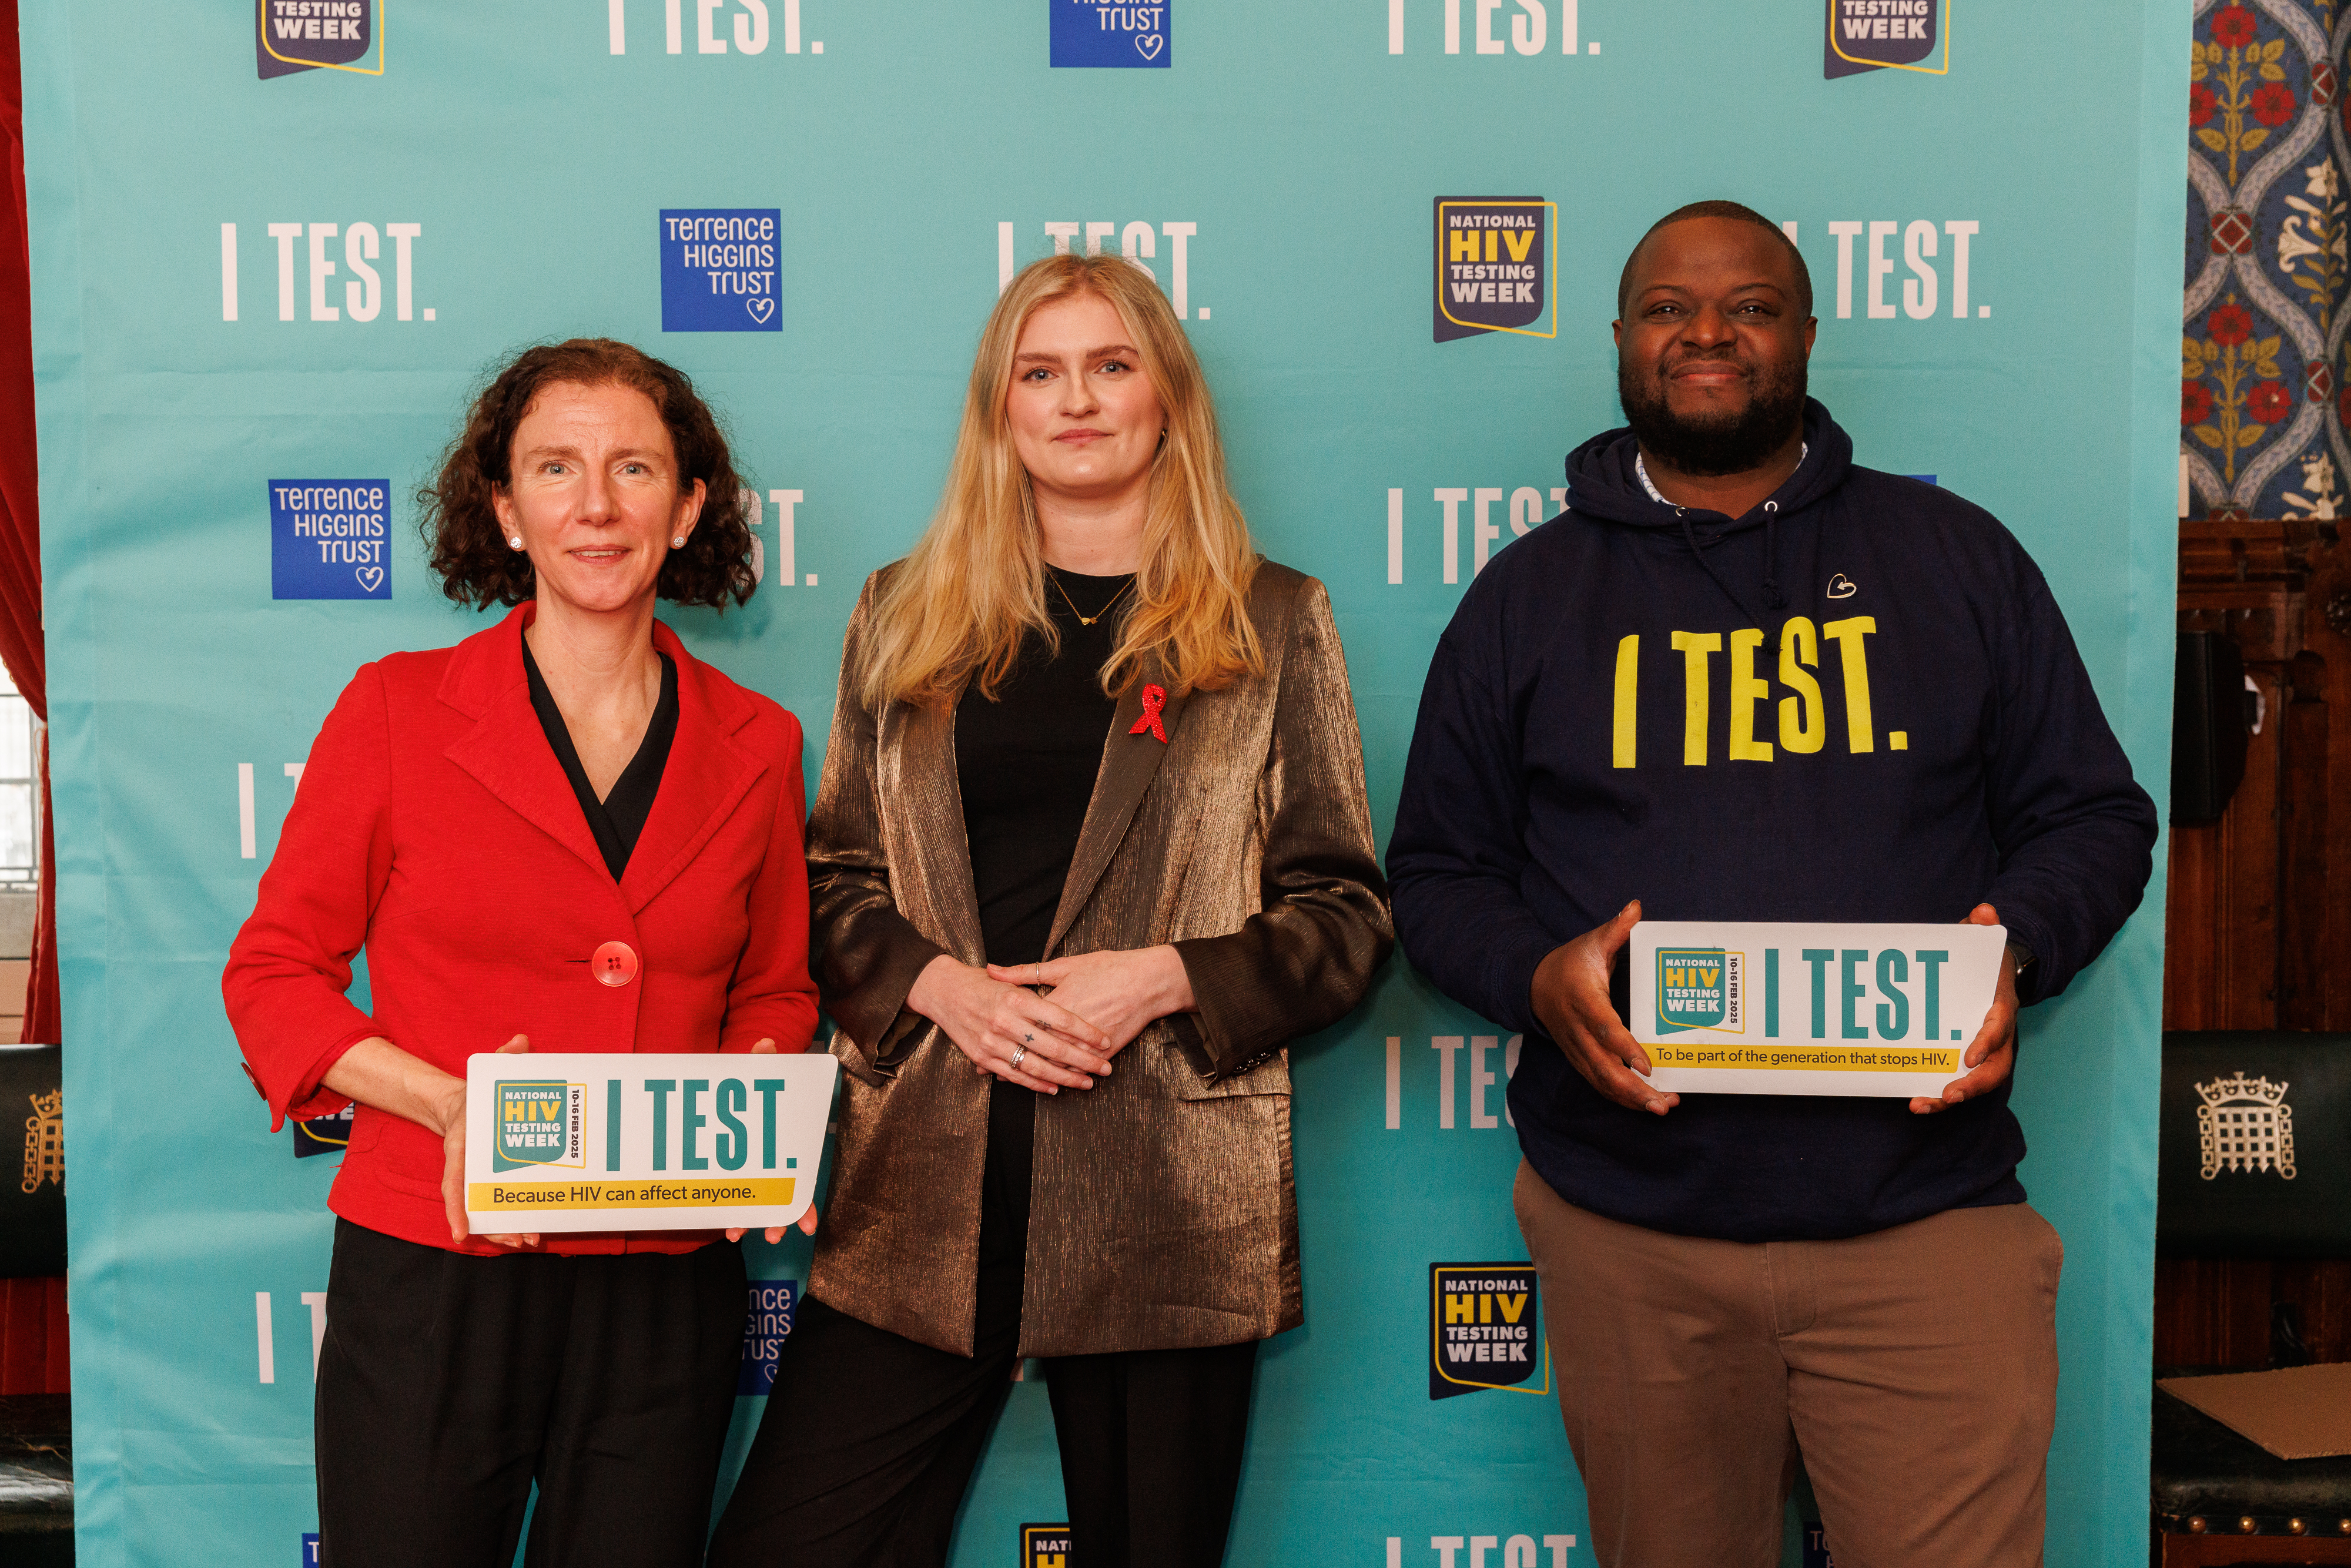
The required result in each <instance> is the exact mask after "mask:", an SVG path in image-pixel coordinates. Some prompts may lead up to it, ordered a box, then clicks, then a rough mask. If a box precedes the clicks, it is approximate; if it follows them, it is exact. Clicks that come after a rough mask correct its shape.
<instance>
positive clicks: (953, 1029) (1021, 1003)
mask: <svg viewBox="0 0 2351 1568" xmlns="http://www.w3.org/2000/svg"><path fill="white" fill-rule="evenodd" d="M1033 987H1045V988H1050V990H1051V991H1052V995H1051V996H1050V997H1046V996H1041V995H1040V994H1039V993H1038V992H1037V991H1036V990H1035V989H1032V988H1033ZM906 1005H907V1006H908V1007H909V1008H911V1009H914V1011H915V1012H918V1013H920V1014H921V1015H922V1016H923V1017H925V1018H926V1019H930V1020H931V1021H932V1022H933V1023H935V1024H937V1025H938V1026H939V1027H940V1028H941V1029H943V1030H946V1035H947V1038H948V1039H949V1040H953V1041H955V1043H956V1049H957V1050H959V1051H962V1052H963V1053H964V1055H965V1056H967V1057H968V1058H969V1059H970V1061H971V1065H972V1070H973V1071H975V1072H977V1073H979V1074H980V1075H981V1076H982V1077H988V1076H993V1077H997V1078H1001V1079H1003V1080H1004V1081H1005V1082H1008V1083H1018V1084H1019V1085H1020V1086H1021V1087H1022V1088H1024V1089H1033V1090H1035V1091H1037V1092H1039V1093H1040V1094H1058V1093H1060V1092H1061V1091H1062V1090H1064V1089H1091V1088H1092V1087H1093V1086H1094V1080H1095V1079H1096V1078H1101V1077H1105V1076H1107V1075H1108V1074H1109V1072H1110V1071H1111V1059H1112V1058H1113V1057H1115V1056H1116V1055H1117V1054H1118V1053H1119V1052H1120V1051H1123V1050H1125V1049H1126V1047H1127V1046H1128V1045H1129V1044H1131V1043H1133V1041H1134V1037H1135V1036H1136V1035H1139V1034H1141V1033H1142V1032H1143V1030H1144V1027H1145V1026H1146V1025H1148V1024H1149V1023H1150V1022H1151V1021H1152V1020H1153V1019H1162V1018H1165V1017H1166V1016H1167V1015H1168V1014H1170V1013H1181V1012H1190V1011H1191V1010H1192V1009H1193V1006H1194V1003H1193V998H1192V981H1191V977H1189V976H1188V975H1187V974H1186V973H1185V969H1184V960H1183V957H1182V956H1181V955H1179V954H1178V953H1177V952H1176V951H1175V948H1173V947H1171V946H1164V945H1163V946H1157V947H1138V948H1132V949H1128V950H1124V951H1121V952H1110V953H1081V954H1080V955H1078V956H1075V957H1070V958H1054V959H1051V960H1050V961H1049V962H1046V963H1042V964H1013V965H1009V966H1007V965H1001V964H990V965H989V966H987V967H986V968H985V969H981V968H976V967H973V966H971V965H969V964H964V963H959V962H957V961H956V959H955V958H953V957H950V956H947V955H946V954H945V953H942V954H940V955H939V956H937V957H935V958H934V959H932V960H931V961H930V962H929V963H928V964H927V965H925V966H924V968H923V972H922V973H921V974H920V975H918V976H916V977H914V988H913V989H912V990H910V991H908V992H907V994H906Z"/></svg>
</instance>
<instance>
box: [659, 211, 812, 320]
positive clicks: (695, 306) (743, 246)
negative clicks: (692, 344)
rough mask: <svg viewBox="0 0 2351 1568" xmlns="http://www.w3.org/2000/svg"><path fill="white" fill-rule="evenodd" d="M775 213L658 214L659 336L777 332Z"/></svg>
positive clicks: (778, 215)
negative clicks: (659, 272) (659, 267)
mask: <svg viewBox="0 0 2351 1568" xmlns="http://www.w3.org/2000/svg"><path fill="white" fill-rule="evenodd" d="M782 226H783V211H782V209H781V208H778V207H664V208H663V209H662V214H661V277H662V330H663V331H664V332H780V331H782V330H783V329H784V323H783V319H782V317H781V316H780V315H779V314H778V310H777V308H776V298H777V294H778V289H777V287H776V245H777V235H778V231H779V230H780V229H781V228H782Z"/></svg>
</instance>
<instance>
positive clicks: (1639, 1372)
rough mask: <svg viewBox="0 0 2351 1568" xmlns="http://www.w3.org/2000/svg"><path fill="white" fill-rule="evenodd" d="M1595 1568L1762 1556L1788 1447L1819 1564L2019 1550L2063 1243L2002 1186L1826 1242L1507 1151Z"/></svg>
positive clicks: (1761, 1561) (2030, 1558) (1750, 1567)
mask: <svg viewBox="0 0 2351 1568" xmlns="http://www.w3.org/2000/svg"><path fill="white" fill-rule="evenodd" d="M1513 1197H1514V1200H1515V1203H1516V1206H1517V1208H1518V1214H1519V1228H1520V1230H1522V1231H1524V1232H1525V1234H1526V1239H1527V1247H1528V1250H1529V1253H1530V1255H1531V1257H1532V1258H1533V1260H1534V1263H1535V1268H1536V1271H1537V1273H1538V1274H1539V1275H1540V1276H1541V1281H1542V1291H1543V1296H1544V1299H1545V1301H1546V1304H1547V1312H1546V1313H1545V1318H1546V1322H1545V1328H1546V1330H1547V1332H1548V1334H1549V1337H1550V1341H1551V1350H1552V1361H1553V1362H1554V1363H1555V1364H1557V1367H1558V1375H1559V1400H1560V1409H1561V1413H1562V1415H1563V1416H1565V1418H1566V1422H1567V1441H1568V1446H1569V1448H1572V1449H1573V1450H1574V1453H1575V1463H1576V1467H1577V1468H1578V1469H1580V1470H1582V1471H1583V1485H1584V1490H1585V1491H1586V1493H1587V1494H1589V1496H1590V1498H1591V1502H1592V1545H1593V1552H1594V1554H1595V1555H1596V1556H1597V1558H1598V1560H1599V1562H1600V1563H1602V1565H1603V1568H1775V1565H1776V1564H1777V1563H1779V1561H1780V1539H1781V1528H1782V1512H1783V1510H1784V1509H1785V1507H1786V1503H1787V1498H1788V1491H1789V1488H1790V1486H1791V1485H1792V1481H1793V1479H1794V1472H1795V1464H1796V1457H1797V1454H1798V1452H1799V1451H1800V1450H1801V1452H1802V1456H1803V1463H1804V1468H1805V1470H1806V1472H1807V1473H1808V1474H1809V1475H1810V1476H1811V1478H1812V1482H1813V1491H1814V1493H1815V1494H1816V1495H1817V1496H1818V1498H1819V1500H1820V1504H1821V1514H1822V1521H1823V1524H1824V1525H1825V1526H1826V1529H1827V1535H1828V1545H1829V1550H1830V1552H1831V1553H1832V1554H1833V1555H1834V1558H1835V1560H1836V1563H1837V1568H1943V1565H1946V1564H1948V1565H1949V1568H2033V1565H2035V1564H2038V1563H2040V1562H2041V1538H2042V1525H2043V1516H2044V1511H2045V1508H2046V1503H2047V1496H2046V1467H2047V1461H2048V1455H2049V1435H2050V1429H2051V1427H2052V1426H2053V1422H2054V1420H2055V1416H2056V1396H2057V1333H2056V1305H2057V1275H2058V1270H2059V1269H2060V1267H2061V1266H2062V1265H2063V1263H2064V1245H2063V1244H2062V1243H2061V1242H2060V1241H2059V1240H2058V1239H2057V1233H2056V1231H2055V1230H2054V1229H2053V1228H2051V1227H2050V1225H2049V1222H2048V1221H2047V1220H2044V1219H2043V1218H2041V1217H2040V1216H2039V1215H2038V1214H2035V1213H2034V1212H2033V1211H2032V1209H2031V1208H2030V1207H2026V1206H2025V1205H2023V1204H2021V1203H2020V1204H2008V1205H2002V1206H2001V1207H1995V1208H1956V1209H1951V1210H1949V1211H1947V1212H1945V1213H1942V1214H1938V1215H1935V1216H1933V1217H1932V1218H1927V1219H1921V1220H1918V1221H1916V1222H1915V1223H1912V1224H1909V1225H1899V1226H1896V1227H1894V1228H1891V1229H1888V1230H1881V1231H1877V1232H1876V1233H1875V1234H1872V1235H1868V1236H1856V1237H1853V1238H1850V1239H1846V1240H1842V1241H1774V1242H1761V1243H1750V1242H1739V1241H1711V1240H1706V1239H1700V1238H1696V1237H1687V1236H1670V1235H1667V1234H1665V1233H1664V1232H1662V1231H1656V1230H1649V1229H1646V1228H1642V1227H1640V1226H1636V1225H1625V1224H1620V1223H1618V1222H1617V1221H1615V1220H1613V1219H1604V1218H1601V1217H1600V1216H1598V1215H1596V1214H1592V1213H1588V1212H1587V1211H1585V1210H1583V1209H1581V1208H1578V1207H1575V1206H1574V1205H1573V1204H1571V1203H1569V1202H1567V1201H1566V1200H1565V1199H1563V1198H1562V1197H1560V1196H1559V1195H1558V1194H1557V1193H1556V1192H1553V1191H1552V1189H1551V1187H1550V1186H1549V1185H1548V1184H1546V1183H1545V1182H1544V1181H1543V1179H1542V1178H1541V1176H1537V1175H1536V1174H1535V1173H1534V1171H1533V1169H1532V1168H1531V1166H1527V1165H1526V1164H1524V1163H1523V1162H1522V1163H1521V1164H1520V1166H1519V1176H1518V1182H1517V1186H1516V1189H1515V1191H1514V1193H1513Z"/></svg>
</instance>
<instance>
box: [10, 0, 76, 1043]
mask: <svg viewBox="0 0 2351 1568" xmlns="http://www.w3.org/2000/svg"><path fill="white" fill-rule="evenodd" d="M0 139H5V143H6V148H5V151H6V155H7V162H8V189H7V192H6V200H5V203H0V207H5V211H0V664H6V665H7V666H8V674H9V676H10V678H11V679H13V680H14V681H15V682H16V689H17V690H18V691H20V692H22V693H24V695H25V700H26V702H28V703H30V704H32V706H33V712H34V714H35V715H36V716H38V717H39V718H40V720H41V721H42V724H43V726H44V728H43V729H42V732H41V736H42V738H41V747H40V756H39V758H38V760H37V766H36V773H37V778H38V780H39V783H38V786H37V788H38V789H39V793H40V822H41V830H40V831H41V848H40V862H41V871H40V876H41V894H40V905H39V911H38V915H37V920H36V924H35V925H34V929H33V965H32V977H31V978H30V980H29V981H28V982H27V983H26V987H25V1033H24V1038H25V1039H26V1040H27V1041H30V1042H32V1043H35V1044H39V1045H54V1044H57V1043H58V1041H59V1040H60V1039H61V1037H62V1033H63V1030H62V1028H61V1024H60V1019H59V1017H58V1009H57V864H56V861H57V853H56V843H57V836H56V834H54V833H53V832H51V831H50V830H49V745H48V732H47V727H46V726H47V722H48V717H49V679H48V660H47V653H46V651H45V649H44V646H43V643H42V638H41V512H40V497H39V487H38V476H39V472H40V469H39V464H38V461H37V458H36V456H35V450H34V436H33V273H32V264H31V259H30V255H29V249H28V245H27V237H26V235H27V231H26V218H25V94H24V76H23V66H22V61H21V59H20V58H19V55H18V50H17V44H16V0H0Z"/></svg>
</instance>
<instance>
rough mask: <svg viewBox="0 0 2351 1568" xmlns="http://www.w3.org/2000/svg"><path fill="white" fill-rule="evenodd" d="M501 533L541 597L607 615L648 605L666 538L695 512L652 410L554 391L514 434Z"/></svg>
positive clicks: (574, 389) (696, 498)
mask: <svg viewBox="0 0 2351 1568" xmlns="http://www.w3.org/2000/svg"><path fill="white" fill-rule="evenodd" d="M508 472H509V474H510V476H511V477H510V479H509V481H508V483H507V484H506V485H505V486H501V487H500V488H499V489H498V490H497V492H496V505H497V513H498V525H499V527H500V528H503V529H505V531H506V534H507V538H508V539H510V540H511V539H513V538H517V537H519V538H521V539H522V541H523V548H524V549H526V550H527V551H528V552H529V555H530V564H531V567H532V570H534V571H535V572H536V573H537V574H538V597H539V598H540V599H541V600H547V599H549V598H553V599H556V600H559V601H562V602H564V603H565V604H567V605H569V606H570V607H572V608H575V609H579V610H583V611H589V612H598V613H609V612H614V611H620V610H626V609H628V608H630V607H631V606H632V605H634V604H636V603H637V602H638V601H640V600H643V599H649V598H651V597H652V595H653V589H654V585H655V584H656V583H657V582H658V581H659V580H660V577H661V569H662V562H663V561H664V559H667V557H668V555H669V551H670V539H671V538H673V537H674V536H677V535H681V534H684V533H688V532H690V531H691V530H692V528H694V523H695V517H698V516H699V515H700V514H701V511H702V502H703V485H702V481H701V480H699V479H697V480H695V482H694V485H693V487H692V489H691V490H689V491H685V492H684V493H681V491H680V490H679V487H678V477H677V455H676V448H675V446H674V444H673V443H672V442H671V440H670V434H669V426H668V425H666V424H665V423H663V421H662V416H661V411H660V410H659V409H657V408H655V407H654V406H653V399H651V398H649V397H647V396H646V395H645V394H644V393H643V392H639V391H637V390H636V389H635V388H633V387H624V386H618V385H613V384H610V383H607V384H605V385H601V386H582V385H580V384H579V383H577V382H552V383H550V384H549V385H548V386H546V387H544V388H542V389H540V391H539V393H538V396H537V397H536V398H534V399H532V400H531V405H530V408H529V410H528V412H527V413H524V415H523V416H522V420H521V422H520V423H518V424H517V425H516V426H515V435H514V448H513V453H512V456H511V459H510V467H509V469H508Z"/></svg>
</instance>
